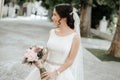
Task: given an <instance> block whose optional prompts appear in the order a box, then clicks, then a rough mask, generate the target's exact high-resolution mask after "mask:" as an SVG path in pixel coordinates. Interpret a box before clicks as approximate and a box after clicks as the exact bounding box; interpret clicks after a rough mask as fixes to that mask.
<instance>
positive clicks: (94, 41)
mask: <svg viewBox="0 0 120 80" xmlns="http://www.w3.org/2000/svg"><path fill="white" fill-rule="evenodd" d="M59 3H69V4H71V5H72V6H74V7H75V8H76V9H77V13H78V15H79V17H80V29H81V36H82V44H83V46H84V50H83V53H84V72H85V80H96V79H97V80H119V79H120V71H119V66H120V63H119V62H120V0H0V47H1V48H0V80H24V79H25V78H26V77H27V76H28V75H29V73H30V72H31V71H32V70H33V68H34V66H31V67H28V66H27V65H23V64H21V62H22V57H23V54H24V52H25V49H26V48H28V47H29V46H31V45H43V46H46V42H47V39H48V33H49V30H50V29H52V28H54V25H53V23H52V21H51V16H52V11H53V8H54V6H55V5H56V4H59Z"/></svg>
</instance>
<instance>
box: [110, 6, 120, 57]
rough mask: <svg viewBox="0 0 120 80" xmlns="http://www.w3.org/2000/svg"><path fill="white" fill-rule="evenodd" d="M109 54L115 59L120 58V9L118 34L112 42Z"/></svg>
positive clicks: (116, 33)
mask: <svg viewBox="0 0 120 80" xmlns="http://www.w3.org/2000/svg"><path fill="white" fill-rule="evenodd" d="M108 54H109V55H112V56H115V57H120V7H119V18H118V23H117V28H116V32H115V35H114V38H113V40H112V43H111V46H110V48H109V50H108Z"/></svg>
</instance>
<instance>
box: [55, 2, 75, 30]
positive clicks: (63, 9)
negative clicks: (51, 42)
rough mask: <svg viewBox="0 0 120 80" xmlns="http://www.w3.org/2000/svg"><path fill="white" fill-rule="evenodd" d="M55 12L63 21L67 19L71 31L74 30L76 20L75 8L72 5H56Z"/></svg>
mask: <svg viewBox="0 0 120 80" xmlns="http://www.w3.org/2000/svg"><path fill="white" fill-rule="evenodd" d="M55 10H56V12H57V13H58V15H59V16H60V18H61V19H62V18H67V25H68V26H69V27H70V28H71V29H74V19H73V14H72V11H73V7H72V6H71V5H70V4H66V3H62V4H58V5H56V6H55ZM61 19H60V20H61ZM60 20H59V23H60Z"/></svg>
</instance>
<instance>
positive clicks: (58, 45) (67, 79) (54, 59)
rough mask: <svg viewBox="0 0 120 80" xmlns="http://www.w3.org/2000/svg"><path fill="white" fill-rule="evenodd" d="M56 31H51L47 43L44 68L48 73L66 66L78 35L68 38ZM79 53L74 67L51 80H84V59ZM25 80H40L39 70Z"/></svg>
mask: <svg viewBox="0 0 120 80" xmlns="http://www.w3.org/2000/svg"><path fill="white" fill-rule="evenodd" d="M55 30H56V29H52V30H51V32H50V37H49V40H48V43H47V48H48V57H47V61H46V62H45V63H44V67H45V68H46V70H47V71H48V72H52V71H54V70H56V69H58V68H59V67H60V66H61V65H62V64H64V62H65V60H66V58H67V57H68V55H69V52H70V49H71V45H72V42H73V38H74V36H75V35H76V34H77V33H76V32H73V33H71V34H69V35H67V36H58V35H57V34H56V33H55ZM78 52H79V53H78V54H77V56H76V59H75V61H74V63H73V64H72V66H71V67H69V68H67V69H66V70H65V71H63V72H62V73H60V74H59V75H58V76H57V77H54V78H52V79H50V80H83V65H81V64H83V61H82V60H83V59H82V56H80V55H81V54H82V53H80V52H81V51H80V50H79V51H78ZM25 80H40V73H39V71H38V69H37V68H35V69H34V70H33V71H32V72H31V73H30V74H29V75H28V77H27V78H26V79H25Z"/></svg>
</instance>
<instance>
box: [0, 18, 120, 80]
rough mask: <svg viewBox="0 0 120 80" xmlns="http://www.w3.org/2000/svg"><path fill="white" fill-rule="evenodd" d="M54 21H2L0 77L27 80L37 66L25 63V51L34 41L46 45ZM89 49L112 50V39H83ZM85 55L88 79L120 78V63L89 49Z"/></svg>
mask: <svg viewBox="0 0 120 80" xmlns="http://www.w3.org/2000/svg"><path fill="white" fill-rule="evenodd" d="M51 26H53V24H52V23H51V22H49V21H46V20H38V19H37V20H29V19H28V20H24V19H22V21H21V20H11V19H9V20H8V19H4V20H1V21H0V47H1V48H0V80H24V79H25V77H26V76H27V75H28V74H29V73H30V71H31V70H32V69H33V68H34V66H33V67H31V68H29V67H28V66H26V65H22V64H21V60H22V56H23V53H24V50H25V49H26V48H27V47H28V46H30V45H33V44H40V45H45V43H46V42H47V37H48V31H49V30H50V29H51V28H53V27H51ZM82 44H83V46H84V47H85V48H86V47H87V48H101V49H108V48H109V46H110V42H109V41H105V40H98V39H88V38H82ZM85 48H84V49H83V54H84V72H85V80H119V79H120V70H119V66H120V63H119V62H113V61H100V60H99V59H98V58H96V57H95V56H94V55H92V54H91V53H90V52H89V51H87V50H86V49H85Z"/></svg>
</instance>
